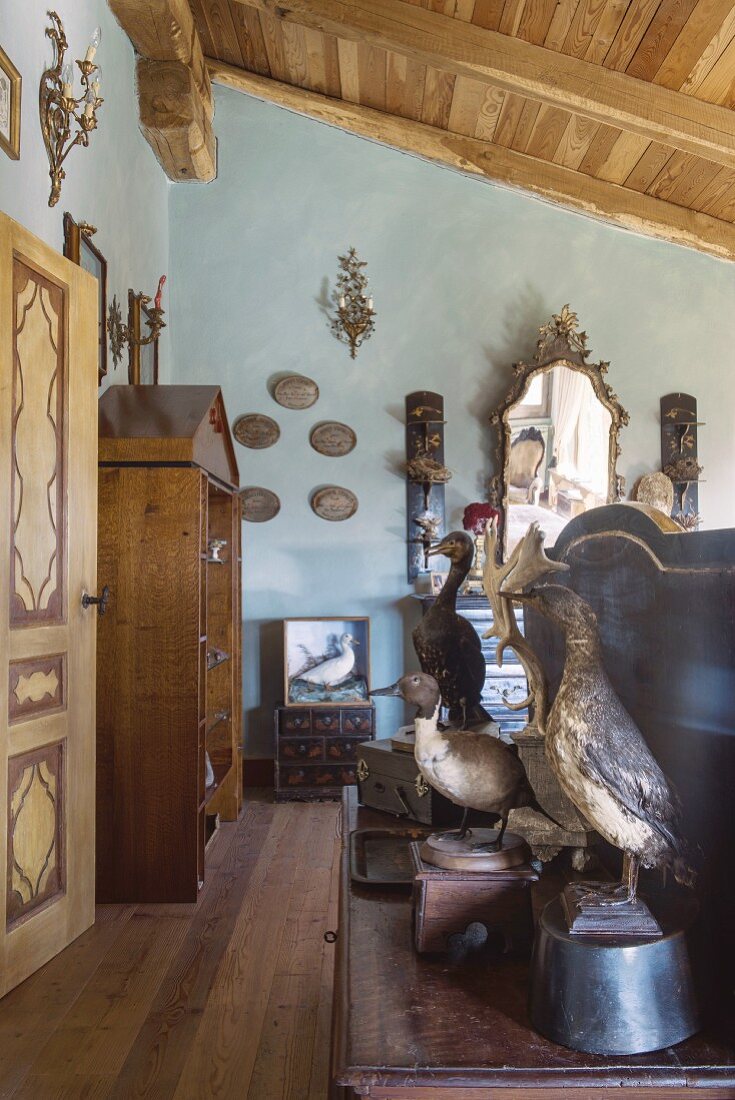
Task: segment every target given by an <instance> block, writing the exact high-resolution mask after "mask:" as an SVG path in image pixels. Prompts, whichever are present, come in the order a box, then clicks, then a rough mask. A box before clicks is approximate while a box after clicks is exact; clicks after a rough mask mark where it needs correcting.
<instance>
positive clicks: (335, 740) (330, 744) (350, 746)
mask: <svg viewBox="0 0 735 1100" xmlns="http://www.w3.org/2000/svg"><path fill="white" fill-rule="evenodd" d="M368 740H369V738H367V737H328V738H327V739H326V741H325V742H324V759H325V760H326V761H327V763H331V761H333V760H357V749H358V746H359V745H361V744H362V743H363V741H368Z"/></svg>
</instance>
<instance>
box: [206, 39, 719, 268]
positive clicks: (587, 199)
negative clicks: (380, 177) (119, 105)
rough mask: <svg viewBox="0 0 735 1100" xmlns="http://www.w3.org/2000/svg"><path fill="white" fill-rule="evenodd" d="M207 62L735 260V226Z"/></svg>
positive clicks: (224, 75)
mask: <svg viewBox="0 0 735 1100" xmlns="http://www.w3.org/2000/svg"><path fill="white" fill-rule="evenodd" d="M206 60H207V67H208V69H209V73H210V76H211V78H212V80H213V81H214V83H215V84H222V85H225V86H226V87H230V88H235V89H236V90H237V91H240V92H245V93H246V94H248V95H251V96H255V97H256V98H258V99H262V100H266V101H267V102H269V103H275V104H277V105H278V106H280V107H285V108H287V109H288V110H290V111H295V112H296V113H298V114H302V115H307V116H308V117H309V118H313V119H317V120H318V121H320V122H325V123H327V124H328V125H330V126H336V127H339V128H340V129H342V130H348V131H349V132H350V133H354V134H359V135H360V136H362V137H365V138H369V139H371V140H373V141H377V142H380V143H381V144H384V145H389V146H392V147H394V148H397V149H402V150H404V151H405V152H408V153H413V154H415V155H416V156H419V157H422V158H424V159H426V160H430V161H433V162H436V163H439V164H444V165H447V166H449V167H451V168H455V169H458V170H459V171H461V172H464V173H467V174H471V175H475V176H481V177H484V178H485V179H488V180H492V181H494V182H495V183H499V184H501V185H503V186H506V187H511V188H516V189H519V190H522V191H526V192H529V193H531V194H533V195H537V196H539V197H541V198H543V199H548V200H550V201H553V202H555V203H558V204H560V205H562V206H566V207H568V208H569V209H571V210H576V211H580V212H582V213H584V214H588V215H590V216H592V217H595V218H599V219H602V220H604V221H610V222H613V223H615V224H617V225H620V226H624V227H625V228H627V229H632V230H635V231H637V232H640V233H645V234H647V235H649V236H653V237H658V238H660V239H662V240H667V241H673V242H675V243H677V244H682V245H686V246H688V247H690V248H696V249H698V250H699V251H701V252H707V253H709V254H710V255H712V256H718V257H720V258H721V259H728V260H732V259H735V226H733V225H731V224H730V223H729V222H723V221H719V220H718V219H717V218H712V217H709V216H708V215H707V214H700V213H698V212H696V211H693V210H687V209H685V208H684V207H681V206H675V205H674V204H673V203H669V202H664V201H663V200H662V199H656V198H652V197H651V196H650V195H645V194H639V193H638V192H637V191H630V190H627V189H626V188H624V187H619V186H618V185H617V184H614V183H607V182H605V181H604V180H598V179H594V178H592V177H591V176H585V175H583V174H582V173H580V172H575V171H573V170H572V169H569V168H564V167H562V166H561V165H557V164H550V163H547V162H546V161H541V160H537V159H535V158H533V157H529V156H526V155H525V154H524V153H517V152H515V151H514V150H512V149H504V148H502V147H501V146H498V145H492V144H490V143H489V142H485V141H480V140H479V139H477V138H470V137H463V136H462V135H460V134H453V133H450V132H448V131H447V130H440V129H438V128H437V127H434V126H426V125H424V124H423V123H420V122H413V121H411V120H409V119H404V118H398V117H397V116H395V115H389V114H383V113H382V112H381V111H374V110H372V109H371V108H369V107H361V106H359V105H357V104H353V103H347V102H345V101H344V100H339V99H330V98H328V97H327V96H323V95H319V94H318V93H316V92H309V91H306V90H305V89H303V88H295V87H292V86H291V85H290V84H282V83H280V82H279V81H275V80H270V79H268V78H267V77H263V76H258V75H257V74H255V73H250V72H246V71H245V70H243V69H239V68H236V67H235V66H233V65H227V64H225V63H224V62H221V61H216V60H214V59H212V58H207V59H206Z"/></svg>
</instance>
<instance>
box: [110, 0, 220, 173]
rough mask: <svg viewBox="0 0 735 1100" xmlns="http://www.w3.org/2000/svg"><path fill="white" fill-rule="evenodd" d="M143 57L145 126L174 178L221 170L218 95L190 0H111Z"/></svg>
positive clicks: (141, 76)
mask: <svg viewBox="0 0 735 1100" xmlns="http://www.w3.org/2000/svg"><path fill="white" fill-rule="evenodd" d="M109 4H110V8H111V9H112V11H113V13H114V15H115V16H116V18H117V21H118V23H119V24H120V26H121V27H122V28H123V30H124V31H125V32H126V34H127V36H128V38H129V39H130V41H131V42H132V43H133V45H134V46H135V48H136V50H137V51H138V53H139V54H140V55H141V56H140V58H139V60H138V66H137V77H138V99H139V104H140V128H141V130H142V132H143V134H144V136H145V138H146V140H147V141H148V143H149V145H150V146H151V148H152V149H153V152H154V153H155V154H156V157H157V158H158V161H159V162H160V164H161V167H162V168H163V170H164V171H165V173H166V175H167V176H168V177H169V179H172V180H199V181H201V182H206V181H208V180H212V179H214V177H215V176H216V174H217V159H216V144H215V138H214V131H213V129H212V115H213V114H214V99H213V96H212V86H211V81H210V79H209V74H208V72H207V68H206V65H205V63H204V54H203V53H202V47H201V44H200V42H199V35H198V34H197V31H196V27H195V26H194V17H193V16H192V14H191V9H190V8H189V4H188V0H109Z"/></svg>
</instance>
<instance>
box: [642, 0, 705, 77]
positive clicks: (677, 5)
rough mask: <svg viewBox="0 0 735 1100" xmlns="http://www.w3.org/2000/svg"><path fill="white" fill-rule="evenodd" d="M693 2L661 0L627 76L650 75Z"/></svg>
mask: <svg viewBox="0 0 735 1100" xmlns="http://www.w3.org/2000/svg"><path fill="white" fill-rule="evenodd" d="M696 5H697V0H664V2H663V4H662V5H661V7H660V8H659V9H658V11H657V12H656V17H655V19H654V20H653V22H652V23H651V25H650V26H649V28H648V30H647V31H646V33H645V35H644V36H643V39H642V41H641V44H640V46H639V47H638V49H637V50H636V52H635V53H634V54H633V57H632V58H631V62H630V64H629V65H628V68H627V69H626V70H625V71H626V73H627V74H628V76H634V77H636V78H637V79H638V80H652V79H653V77H654V76H655V74H656V73H657V72H658V70H659V68H660V67H661V64H662V62H663V60H664V58H665V57H666V55H667V53H668V52H669V50H670V49H671V47H672V46H673V44H674V42H675V41H676V39H677V37H678V35H679V32H680V31H681V29H682V27H683V26H684V24H685V23H686V21H687V19H688V18H689V16H690V15H691V14H692V12H693V11H694V8H695V7H696Z"/></svg>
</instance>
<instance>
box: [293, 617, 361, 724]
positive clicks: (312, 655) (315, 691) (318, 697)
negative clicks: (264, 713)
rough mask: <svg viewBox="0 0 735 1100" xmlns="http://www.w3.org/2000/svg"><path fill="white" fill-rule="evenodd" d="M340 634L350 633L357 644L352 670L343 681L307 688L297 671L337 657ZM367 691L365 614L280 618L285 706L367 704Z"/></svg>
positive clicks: (354, 650) (309, 669) (354, 705)
mask: <svg viewBox="0 0 735 1100" xmlns="http://www.w3.org/2000/svg"><path fill="white" fill-rule="evenodd" d="M344 634H350V635H351V636H352V638H353V639H354V640H355V641H356V643H357V648H356V649H353V652H354V654H355V664H354V672H353V673H352V674H351V676H350V677H349V679H348V680H347V681H338V682H336V683H335V684H334V685H330V684H325V685H323V686H322V687H321V688H320V687H318V686H316V687H313V688H312V689H310V688H309V685H307V684H304V683H303V682H301V677H300V675H299V671H302V672H306V671H309V672H311V671H313V670H314V669H315V668H316V667H318V666H319V665H321V664H323V663H324V662H325V661H327V660H330V659H334V658H337V659H338V658H339V655H340V652H342V653H343V652H344V650H341V648H340V643H341V638H342V637H343V635H344ZM301 665H303V668H301ZM337 671H339V670H337ZM296 681H299V683H298V684H296ZM369 692H370V619H369V618H368V616H367V615H347V616H343V617H340V616H339V615H317V616H308V617H303V618H296V619H284V620H283V699H284V704H285V705H286V706H287V707H333V708H334V707H368V706H370V695H369Z"/></svg>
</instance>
